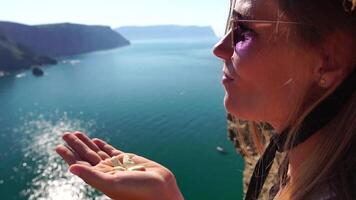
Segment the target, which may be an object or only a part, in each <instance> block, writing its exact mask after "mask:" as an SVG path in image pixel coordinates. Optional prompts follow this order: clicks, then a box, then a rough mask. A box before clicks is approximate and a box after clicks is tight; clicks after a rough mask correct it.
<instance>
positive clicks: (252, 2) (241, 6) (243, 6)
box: [233, 0, 279, 20]
mask: <svg viewBox="0 0 356 200" xmlns="http://www.w3.org/2000/svg"><path fill="white" fill-rule="evenodd" d="M233 8H234V10H235V11H236V12H237V13H239V14H241V15H242V16H245V17H246V18H251V19H263V20H276V19H277V17H278V10H279V9H278V6H277V3H276V0H235V5H233Z"/></svg>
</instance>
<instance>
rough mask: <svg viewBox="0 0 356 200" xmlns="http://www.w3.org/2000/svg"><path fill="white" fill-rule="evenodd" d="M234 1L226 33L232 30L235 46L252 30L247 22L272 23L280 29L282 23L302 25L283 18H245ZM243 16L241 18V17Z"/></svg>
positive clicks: (232, 42) (265, 24)
mask: <svg viewBox="0 0 356 200" xmlns="http://www.w3.org/2000/svg"><path fill="white" fill-rule="evenodd" d="M232 2H233V1H232ZM234 5H235V4H234V3H231V5H230V6H231V7H230V15H229V18H228V23H227V26H226V31H225V32H226V33H228V32H229V31H230V30H231V33H230V34H231V45H232V47H233V48H234V47H235V46H236V44H237V43H238V42H239V41H241V40H243V38H244V36H243V33H244V32H246V31H248V30H251V29H249V28H248V27H247V26H246V25H244V24H246V23H253V24H259V25H260V26H271V25H276V30H278V27H279V25H280V24H292V25H302V23H299V22H293V21H283V20H276V21H274V20H253V19H243V18H242V17H241V16H242V15H241V14H240V13H238V12H236V11H235V10H234V7H235V6H234ZM240 18H241V19H240Z"/></svg>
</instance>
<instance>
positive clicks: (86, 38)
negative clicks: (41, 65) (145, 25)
mask: <svg viewBox="0 0 356 200" xmlns="http://www.w3.org/2000/svg"><path fill="white" fill-rule="evenodd" d="M0 30H1V31H2V32H3V33H4V34H5V35H6V37H7V38H8V39H9V40H12V41H16V42H17V43H21V44H23V45H25V46H27V47H29V48H30V49H31V50H32V51H33V52H34V53H36V54H39V55H47V56H52V57H56V56H68V55H75V54H81V53H87V52H91V51H97V50H104V49H112V48H116V47H121V46H125V45H128V44H129V41H128V40H126V39H125V38H124V37H122V36H121V35H120V34H118V33H117V32H115V31H113V30H112V29H111V28H110V27H107V26H87V25H80V24H70V23H63V24H49V25H38V26H28V25H24V24H18V23H12V22H3V21H2V22H1V21H0Z"/></svg>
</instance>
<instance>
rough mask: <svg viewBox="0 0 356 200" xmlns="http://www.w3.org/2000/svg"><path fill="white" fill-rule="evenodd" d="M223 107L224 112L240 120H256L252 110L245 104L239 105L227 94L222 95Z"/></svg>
mask: <svg viewBox="0 0 356 200" xmlns="http://www.w3.org/2000/svg"><path fill="white" fill-rule="evenodd" d="M224 107H225V110H226V112H228V113H230V114H232V115H234V116H236V117H237V118H239V119H241V120H251V121H255V120H256V118H255V117H253V115H252V113H251V111H252V110H249V109H246V108H247V106H243V105H240V104H239V103H238V101H236V100H235V99H233V98H231V97H230V96H229V95H228V94H225V97H224Z"/></svg>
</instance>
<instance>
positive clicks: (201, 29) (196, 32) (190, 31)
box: [115, 25, 216, 40]
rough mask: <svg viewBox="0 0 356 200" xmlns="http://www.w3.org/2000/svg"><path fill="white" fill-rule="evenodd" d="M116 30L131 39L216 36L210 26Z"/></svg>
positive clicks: (173, 26)
mask: <svg viewBox="0 0 356 200" xmlns="http://www.w3.org/2000/svg"><path fill="white" fill-rule="evenodd" d="M115 30H116V31H117V32H119V33H121V34H122V35H123V36H124V37H126V38H128V39H129V40H150V39H174V38H209V37H210V38H211V37H216V35H215V33H214V31H213V29H212V28H211V27H210V26H178V25H160V26H123V27H120V28H117V29H115Z"/></svg>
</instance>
